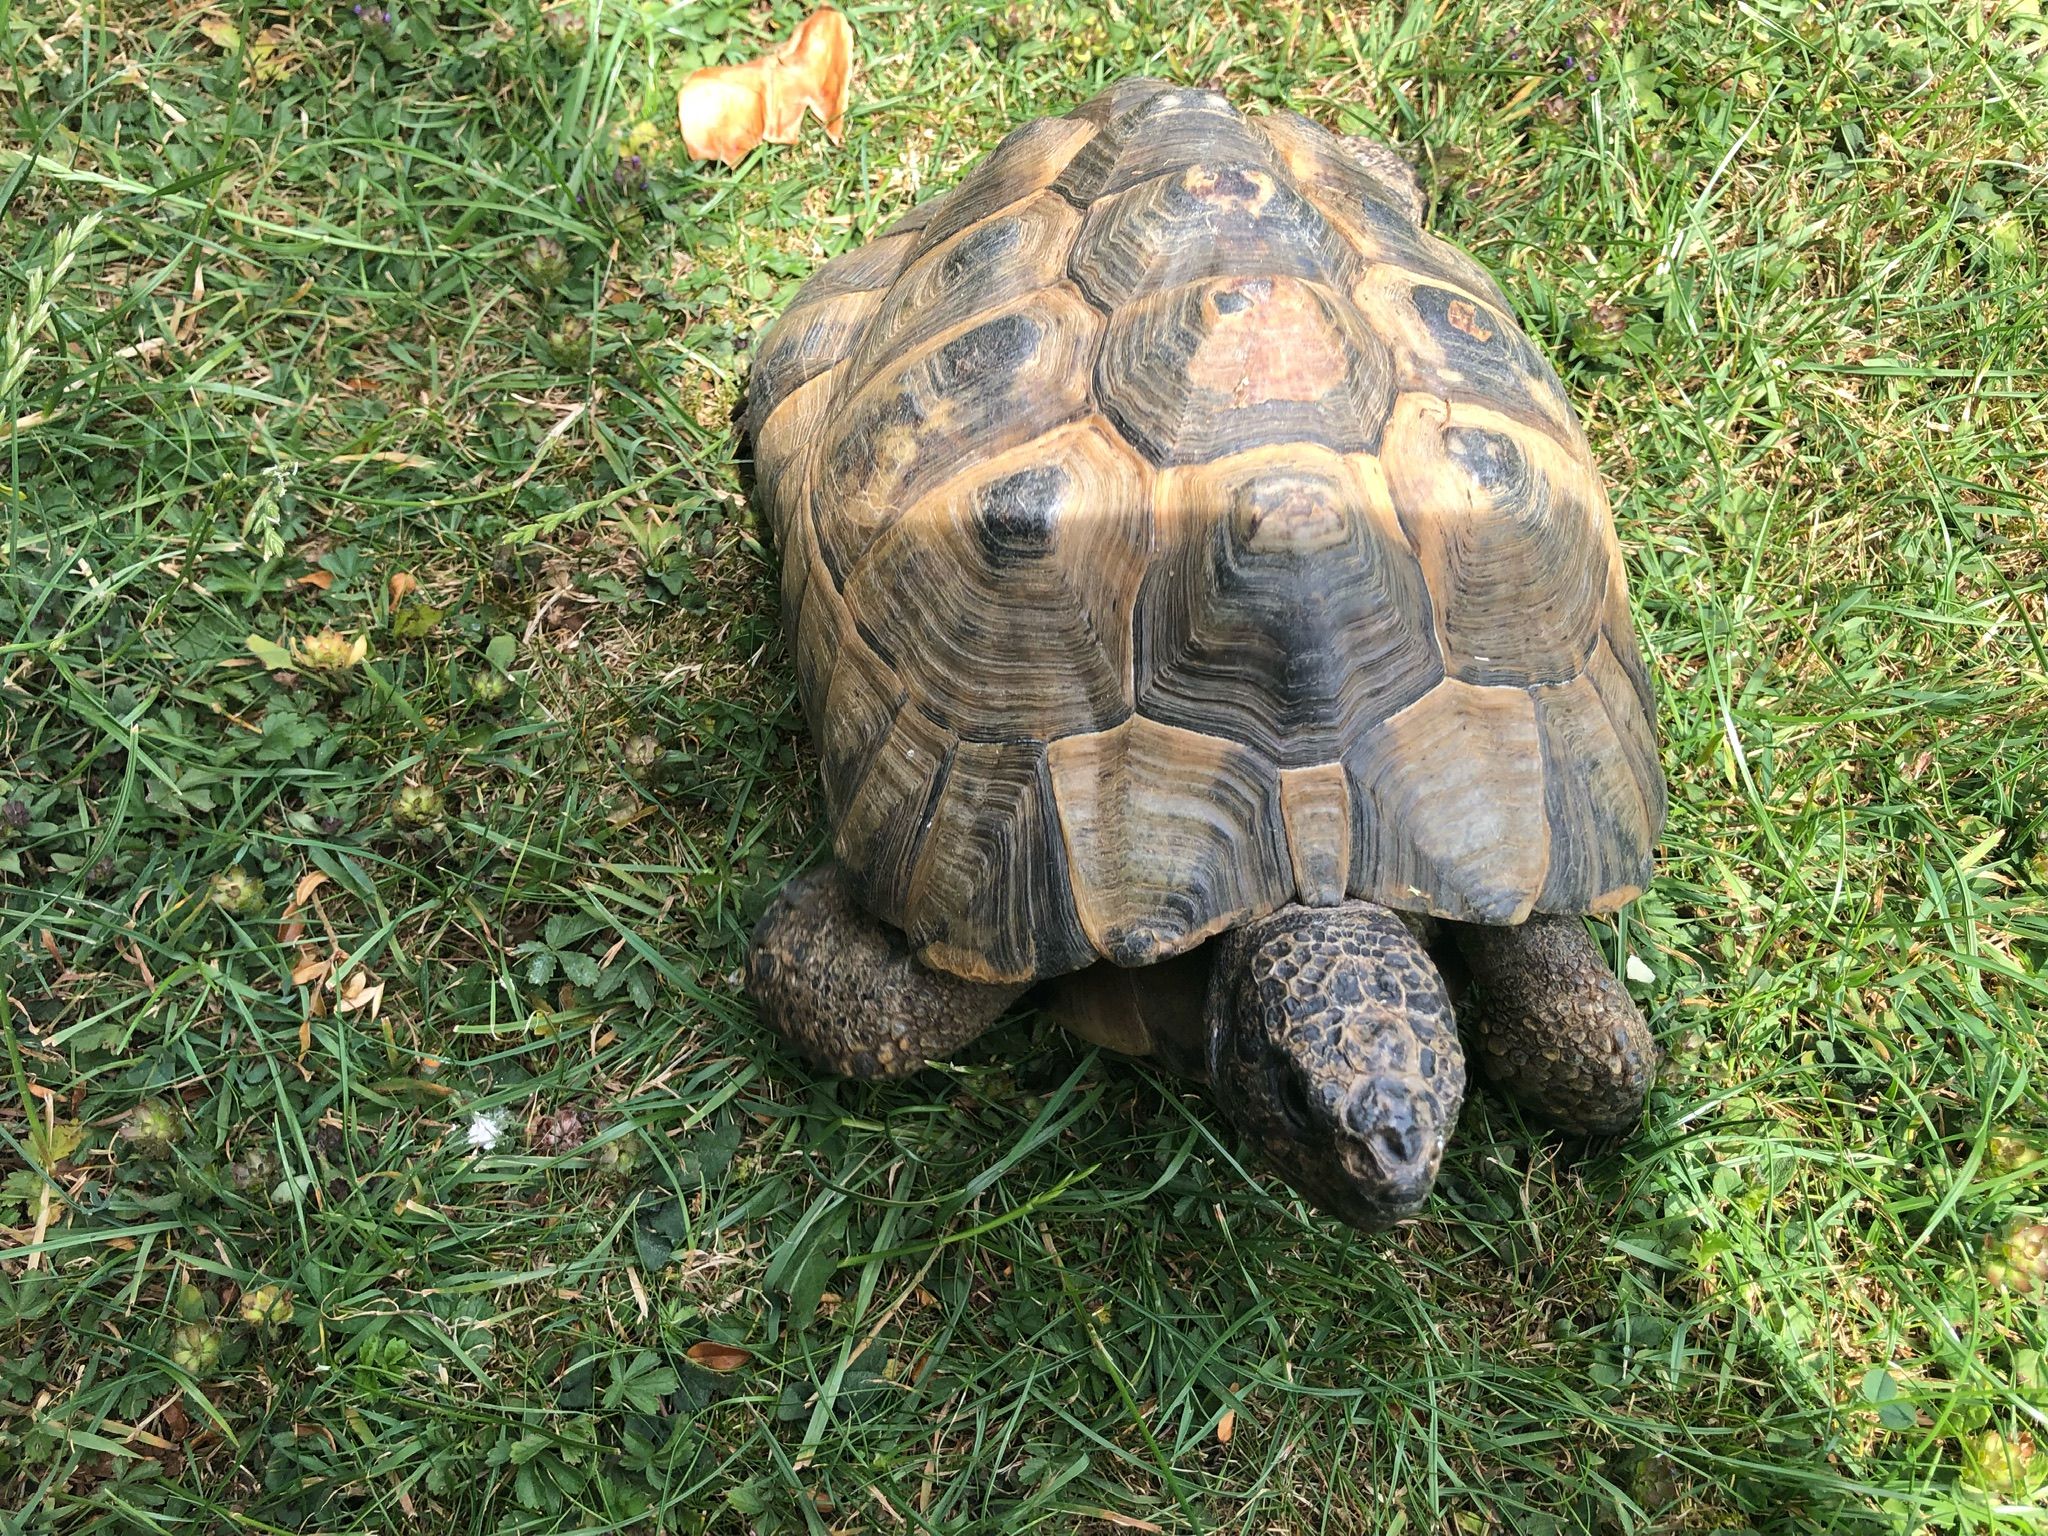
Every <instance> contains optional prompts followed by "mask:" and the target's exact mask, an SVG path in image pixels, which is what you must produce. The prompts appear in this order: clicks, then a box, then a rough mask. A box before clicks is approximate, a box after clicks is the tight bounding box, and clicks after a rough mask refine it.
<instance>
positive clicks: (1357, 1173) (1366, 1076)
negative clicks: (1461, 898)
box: [1207, 902, 1465, 1231]
mask: <svg viewBox="0 0 2048 1536" xmlns="http://www.w3.org/2000/svg"><path fill="white" fill-rule="evenodd" d="M1207 1024H1208V1036H1209V1038H1208V1051H1209V1082H1210V1090H1211V1092H1212V1093H1213V1094H1214V1096H1215V1098H1216V1101H1217V1103H1218V1105H1219V1106H1220V1107H1221V1108H1222V1110H1223V1111H1224V1113H1225V1114H1226V1115H1228V1116H1229V1117H1230V1119H1231V1121H1232V1122H1233V1123H1234V1124H1235V1125H1236V1127H1237V1129H1238V1130H1239V1132H1240V1133H1242V1134H1243V1135H1244V1136H1245V1137H1246V1138H1247V1139H1249V1140H1250V1141H1251V1142H1252V1143H1253V1144H1254V1145H1256V1146H1257V1147H1258V1148H1259V1150H1260V1152H1261V1153H1262V1154H1263V1155H1264V1158H1265V1161H1266V1162H1267V1164H1268V1165H1269V1166H1270V1167H1271V1168H1272V1169H1273V1170H1274V1171H1275V1172H1277V1173H1279V1174H1280V1175H1281V1177H1283V1178H1284V1179H1286V1180H1287V1182H1288V1183H1289V1184H1291V1185H1293V1186H1294V1188H1295V1189H1296V1190H1297V1191H1299V1192H1300V1193H1301V1194H1303V1195H1304V1196H1306V1197H1307V1198H1308V1199H1309V1201H1310V1202H1312V1203H1313V1204H1314V1205H1316V1206H1318V1207H1319V1208H1321V1209H1322V1210H1324V1211H1327V1212H1328V1213H1329V1214H1330V1215H1332V1216H1336V1217H1338V1218H1339V1219H1341V1220H1343V1221H1346V1222H1349V1223H1350V1224H1351V1225H1353V1226H1355V1227H1360V1228H1364V1229H1366V1230H1368V1231H1372V1230H1378V1229H1380V1228H1384V1227H1389V1226H1392V1225H1393V1224H1394V1223H1395V1222H1397V1221H1400V1220H1401V1219H1402V1218H1404V1217H1407V1216H1412V1215H1414V1214H1415V1213H1416V1212H1417V1211H1418V1210H1419V1209H1420V1208H1421V1206H1422V1204H1423V1202H1424V1201H1425V1200H1426V1199H1428V1197H1429V1192H1430V1189H1431V1187H1432V1186H1433V1185H1434V1184H1435V1182H1436V1175H1437V1169H1438V1167H1439V1166H1440V1165H1441V1164H1442V1161H1443V1154H1444V1144H1445V1142H1446V1141H1447V1140H1448V1138H1449V1136H1450V1133H1451V1129H1452V1127H1453V1126H1454V1125H1455V1124H1456V1122H1457V1118H1458V1109H1459V1107H1460V1105H1461V1104H1462V1103H1463V1102H1464V1095H1465V1062H1464V1055H1463V1053H1462V1052H1461V1050H1460V1049H1459V1046H1458V1037H1457V1032H1456V1029H1455V1028H1454V1026H1453V1024H1452V1020H1451V1007H1450V1000H1449V998H1448V996H1447V995H1446V994H1445V991H1444V985H1443V981H1442V979H1441V978H1440V977H1439V976H1438V975H1437V973H1436V970H1435V968H1434V967H1433V966H1432V965H1431V964H1430V961H1429V957H1428V955H1427V954H1426V953H1425V952H1424V951H1423V949H1422V946H1421V944H1420V943H1418V942H1417V940H1416V939H1415V937H1414V935H1413V934H1411V933H1410V932H1409V931H1408V929H1407V927H1406V925H1404V924H1403V923H1402V922H1401V920H1400V919H1399V918H1398V917H1396V916H1395V915H1394V914H1393V913H1391V912H1389V911H1387V910H1386V909H1385V908H1382V907H1376V906H1373V905H1371V904H1370V903H1366V902H1352V903H1348V904H1346V905H1344V906H1340V907H1285V908H1282V909H1281V910H1280V911H1279V912H1276V913H1274V914H1273V915H1272V916H1270V917H1266V918H1262V919H1260V920H1259V921H1257V922H1255V923H1251V924H1247V925H1246V926H1245V927H1244V928H1241V929H1239V930H1237V931H1235V932H1234V933H1231V934H1228V935H1226V936H1225V937H1224V939H1223V940H1222V941H1221V944H1220V947H1219V951H1218V954H1217V958H1216V966H1215V970H1214V972H1213V975H1212V979H1211V982H1210V989H1209V999H1208V1018H1207Z"/></svg>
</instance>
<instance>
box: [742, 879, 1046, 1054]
mask: <svg viewBox="0 0 2048 1536" xmlns="http://www.w3.org/2000/svg"><path fill="white" fill-rule="evenodd" d="M1023 992H1024V988H1023V987H1022V986H989V985H987V984H986V983H983V982H976V981H962V980H961V979H960V978H959V977H957V976H948V975H945V974H943V973H942V972H939V971H934V970H932V969H930V968H929V967H927V966H926V965H924V964H923V963H922V962H920V961H919V960H918V959H917V957H916V956H914V955H913V954H911V952H910V946H909V944H908V943H907V942H906V941H905V939H904V937H903V935H902V934H901V933H898V932H897V931H896V930H895V929H893V928H890V927H889V926H887V925H886V924H884V923H881V922H878V921H877V920H876V919H875V918H874V917H872V916H870V915H869V914H868V912H867V911H866V910H865V909H864V908H863V907H862V906H861V905H860V903H859V902H857V901H856V900H854V897H853V893H852V892H851V891H850V890H849V889H848V887H847V883H846V880H845V878H844V877H843V876H842V875H841V873H840V871H839V869H838V867H837V866H836V865H831V864H825V865H820V866H819V867H817V868H815V869H811V870H808V871H806V872H805V873H803V874H801V875H798V876H797V877H796V878H795V879H794V880H792V881H790V882H789V884H787V885H785V886H784V887H783V888H782V890H781V892H780V894H778V895H777V896H776V898H775V900H774V902H773V903H772V904H771V905H770V906H769V908H768V910H767V911H766V912H765V913H763V914H762V915H761V920H760V921H759V922H758V923H756V924H755V925H754V936H753V941H752V943H751V944H750V945H749V946H748V949H747V995H748V996H750V997H751V998H753V999H754V1001H755V1002H756V1003H757V1004H758V1005H759V1006H760V1009H761V1014H762V1017H763V1018H765V1019H766V1020H767V1022H768V1025H769V1027H770V1028H771V1029H773V1030H774V1031H775V1032H776V1033H777V1034H779V1035H781V1036H782V1037H783V1039H785V1040H787V1041H788V1042H789V1043H790V1044H791V1045H793V1046H794V1047H796V1049H797V1050H798V1051H800V1052H801V1053H802V1054H803V1055H804V1056H805V1057H806V1058H807V1059H808V1060H809V1061H811V1062H812V1063H813V1064H814V1065H816V1066H819V1067H822V1068H823V1069H824V1070H825V1071H827V1072H836V1073H838V1074H840V1075H841V1076H843V1077H861V1078H880V1077H905V1076H908V1075H909V1074H910V1073H912V1072H915V1071H917V1070H918V1069H919V1068H920V1067H922V1066H923V1065H924V1064H925V1063H926V1062H928V1061H935V1060H941V1059H943V1058H945V1057H947V1056H950V1055H952V1054H953V1053H954V1052H955V1051H957V1050H958V1049H959V1048H960V1047H961V1046H963V1045H965V1044H967V1042H968V1041H970V1040H972V1039H974V1038H975V1037H976V1036H978V1035H980V1034H982V1033H984V1032H985V1031H986V1030H987V1029H988V1028H989V1026H990V1025H992V1024H994V1023H995V1021H996V1019H997V1017H998V1016H999V1015H1000V1014H1001V1013H1002V1011H1003V1010H1004V1009H1005V1008H1007V1007H1009V1006H1010V1004H1011V1003H1013V1002H1015V1001H1016V1000H1017V999H1018V998H1019V997H1020V996H1022V995H1023Z"/></svg>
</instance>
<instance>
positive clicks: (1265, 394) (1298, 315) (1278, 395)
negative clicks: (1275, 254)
mask: <svg viewBox="0 0 2048 1536" xmlns="http://www.w3.org/2000/svg"><path fill="white" fill-rule="evenodd" d="M1203 309H1204V312H1205V316H1206V318H1207V319H1208V321H1209V327H1208V335H1207V336H1206V337H1204V338H1203V340H1202V342H1201V344H1200V345H1199V346H1198V347H1197V348H1196V349H1195V351H1194V355H1193V356H1192V357H1190V358H1189V359H1188V377H1189V379H1190V380H1191V381H1192V382H1193V384H1194V386H1195V388H1197V389H1199V390H1203V391H1206V392H1208V393H1211V394H1215V395H1220V396H1222V397H1223V398H1224V399H1226V400H1228V401H1229V402H1230V403H1231V404H1232V405H1233V406H1240V405H1263V404H1264V403H1265V402H1267V401H1268V400H1320V399H1322V398H1323V397H1324V396H1326V395H1327V394H1329V392H1330V391H1331V390H1333V389H1336V388H1338V387H1339V386H1341V385H1342V383H1343V381H1344V374H1345V359H1346V351H1347V349H1346V347H1345V344H1344V337H1343V335H1342V333H1341V332H1339V331H1338V329H1337V326H1336V323H1335V321H1334V320H1333V319H1332V317H1331V316H1330V314H1329V312H1328V311H1327V310H1326V309H1325V308H1324V306H1323V305H1322V304H1321V303H1319V302H1318V300H1317V299H1316V297H1315V295H1314V294H1313V293H1311V292H1310V291H1309V289H1308V288H1306V287H1305V286H1304V285H1302V284H1301V283H1298V282H1294V281H1291V280H1289V279H1287V278H1284V277H1239V278H1231V279H1229V280H1228V281H1225V282H1221V283H1218V284H1216V285H1215V286H1214V287H1212V288H1211V289H1210V290H1209V291H1208V293H1207V294H1206V295H1204V297H1203Z"/></svg>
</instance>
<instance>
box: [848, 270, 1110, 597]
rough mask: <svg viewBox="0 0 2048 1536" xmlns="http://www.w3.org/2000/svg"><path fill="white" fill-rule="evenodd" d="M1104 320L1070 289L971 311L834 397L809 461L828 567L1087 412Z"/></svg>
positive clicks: (851, 559)
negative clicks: (965, 475)
mask: <svg viewBox="0 0 2048 1536" xmlns="http://www.w3.org/2000/svg"><path fill="white" fill-rule="evenodd" d="M1101 328H1102V320H1101V316H1100V315H1098V314H1097V313H1096V312H1095V310H1094V309H1093V308H1091V307H1090V306H1089V304H1088V302H1087V300H1085V299H1083V298H1082V297H1081V295H1080V294H1079V293H1077V292H1076V291H1075V290H1074V289H1073V287H1072V286H1071V285H1067V284H1062V285H1060V286H1058V287H1055V288H1047V289H1042V290H1040V291H1039V292H1036V293H1032V294H1027V295H1026V296H1025V297H1023V298H1022V299H1020V300H1018V301H1016V302H1015V303H1012V304H1009V305H1005V306H1002V307H999V308H995V309H991V310H989V311H986V312H983V313H981V314H977V315H976V316H975V317H974V318H973V319H972V320H971V321H969V322H967V323H966V324H965V325H962V326H960V327H958V328H957V329H955V330H953V331H950V332H947V333H945V334H943V335H941V336H938V337H936V338H934V339H933V340H931V341H929V342H927V343H926V344H925V345H923V346H921V347H919V348H917V349H916V350H914V351H912V352H910V353H909V354H907V355H906V356H903V357H900V358H897V359H894V360H892V362H891V364H890V366H889V367H888V368H886V369H884V370H882V371H881V372H879V373H876V374H875V375H873V376H872V377H870V378H867V379H865V380H862V381H858V388H857V389H854V390H852V391H851V392H847V393H842V394H841V396H840V397H839V399H838V400H837V401H836V402H835V404H836V407H837V408H836V409H835V411H834V413H833V417H832V419H831V421H830V422H829V423H827V424H826V427H825V432H824V436H823V438H822V440H821V441H820V442H819V445H818V449H817V454H818V462H817V474H816V480H815V486H816V489H815V492H814V495H815V498H816V500H817V502H818V504H819V505H820V506H822V507H824V508H827V509H829V512H830V515H829V517H827V518H821V519H820V522H819V526H818V543H819V547H820V548H821V549H822V550H823V551H824V553H825V561H826V564H828V565H829V566H831V567H832V570H833V572H834V574H835V575H837V576H839V577H840V578H841V579H844V578H845V576H846V575H847V574H848V573H849V572H851V571H852V569H853V567H854V566H855V565H856V564H857V563H858V562H859V560H860V557H861V555H862V554H863V553H865V552H866V549H867V547H868V545H869V544H870V543H872V542H873V540H874V539H875V537H876V536H877V535H878V534H880V533H881V532H882V530H883V529H885V528H887V527H888V526H889V525H890V524H891V523H893V522H895V521H896V519H897V518H898V517H900V516H901V515H902V514H903V511H904V509H905V508H907V507H908V506H910V505H911V504H912V503H913V502H915V501H916V500H917V499H918V498H919V497H921V496H923V495H924V494H925V493H927V492H928V491H931V490H934V489H936V488H937V487H938V486H939V485H940V484H942V483H943V482H945V481H946V480H949V479H951V478H952V477H953V476H954V475H957V474H959V473H960V472H961V470H962V469H964V468H965V467H966V466H968V465H970V464H972V463H974V462H975V461H976V460H978V459H984V458H989V457H992V456H994V455H996V454H1000V453H1005V452H1007V451H1009V450H1010V449H1012V448H1016V447H1020V446H1022V445H1023V444H1025V443H1029V442H1031V441H1032V440H1033V439H1034V438H1037V437H1040V436H1043V435H1044V434H1045V433H1046V432H1048V431H1050V430H1052V429H1053V428H1054V427H1057V426H1059V425H1061V424H1063V423H1065V422H1068V421H1072V420H1075V419H1077V418H1079V417H1080V416H1082V415H1085V414H1087V408H1088V377H1089V371H1090V366H1091V364H1092V362H1093V359H1094V355H1095V349H1096V341H1097V337H1098V335H1099V334H1100V332H1101Z"/></svg>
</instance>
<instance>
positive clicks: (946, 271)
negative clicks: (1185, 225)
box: [851, 192, 1081, 379]
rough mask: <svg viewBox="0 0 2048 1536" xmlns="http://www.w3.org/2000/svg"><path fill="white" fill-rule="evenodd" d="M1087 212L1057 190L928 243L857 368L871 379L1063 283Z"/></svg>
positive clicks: (888, 302)
mask: <svg viewBox="0 0 2048 1536" xmlns="http://www.w3.org/2000/svg"><path fill="white" fill-rule="evenodd" d="M1080 225H1081V215H1080V214H1079V213H1077V212H1075V211H1074V209H1073V208H1072V207H1070V206H1069V205H1068V204H1067V203H1065V202H1063V201H1062V200H1061V199H1059V198H1058V197H1055V196H1054V195H1053V194H1052V193H1050V192H1039V193H1035V194H1033V195H1032V196H1030V197H1027V198H1026V199H1024V200H1023V201H1022V202H1019V203H1016V204H1014V205H1013V206H1012V207H1010V208H1008V209H1006V210H1005V211H1003V212H1002V213H998V214H994V215H992V216H991V217H989V218H986V219H983V220H982V221H981V222H980V223H977V224H970V225H969V226H968V227H967V228H965V229H963V230H961V231H960V232H959V233H958V234H955V235H953V236H952V237H950V238H949V239H946V240H942V241H940V242H938V243H937V244H935V245H930V246H927V247H926V248H925V249H924V250H922V251H921V252H919V254H918V257H917V260H915V261H914V262H912V263H911V264H910V265H909V266H907V267H905V268H904V270H903V272H902V274H901V275H900V276H899V277H898V278H897V280H896V283H895V285H894V286H893V287H892V288H890V290H889V292H888V295H887V297H886V298H884V299H882V300H881V302H880V307H879V308H878V310H877V311H876V312H875V315H874V318H873V320H872V322H871V323H869V324H868V326H867V327H866V328H865V330H864V331H863V332H862V334H861V340H860V347H859V349H858V350H857V351H856V352H855V353H854V356H853V362H852V365H851V371H852V374H853V376H854V377H855V378H862V379H864V378H867V377H868V376H869V375H871V374H872V373H873V372H874V371H875V370H876V369H877V368H880V367H883V366H885V365H886V364H887V363H888V361H889V359H891V358H894V357H900V356H902V355H903V354H904V353H907V352H909V351H911V350H913V349H915V348H916V347H917V346H919V345H921V344H922V343H924V342H927V341H929V340H931V339H932V338H933V337H935V336H937V335H939V334H940V333H941V332H942V331H950V330H954V329H956V328H957V327H959V326H961V325H963V324H966V323H967V322H970V321H972V320H974V319H976V318H977V317H979V316H982V315H986V314H988V313H989V312H990V311H991V310H993V309H996V308H999V307H1000V306H1002V305H1004V304H1007V303H1009V302H1011V301H1012V300H1014V299H1021V298H1022V297H1023V296H1024V295H1025V294H1027V293H1031V292H1033V291H1035V290H1037V289H1040V288H1044V287H1048V286H1049V285H1051V284H1053V283H1055V282H1058V281H1059V280H1060V277H1061V275H1062V274H1063V272H1064V271H1065V268H1066V264H1067V249H1068V247H1069V246H1071V245H1072V244H1073V241H1074V231H1075V230H1077V229H1078V228H1080Z"/></svg>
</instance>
